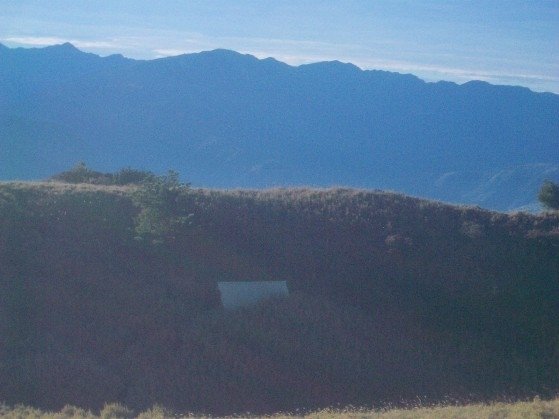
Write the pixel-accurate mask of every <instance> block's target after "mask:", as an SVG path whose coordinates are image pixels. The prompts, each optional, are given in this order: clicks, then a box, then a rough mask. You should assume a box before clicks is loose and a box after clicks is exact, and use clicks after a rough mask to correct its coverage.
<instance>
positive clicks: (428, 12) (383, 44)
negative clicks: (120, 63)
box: [0, 0, 559, 93]
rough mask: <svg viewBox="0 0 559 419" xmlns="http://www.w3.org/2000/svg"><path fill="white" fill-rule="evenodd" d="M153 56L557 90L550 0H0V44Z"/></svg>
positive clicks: (558, 47) (555, 1) (557, 52)
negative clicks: (344, 66) (232, 53)
mask: <svg viewBox="0 0 559 419" xmlns="http://www.w3.org/2000/svg"><path fill="white" fill-rule="evenodd" d="M66 41H69V42H72V43H73V44H74V45H76V46H77V47H78V48H80V49H82V50H84V51H90V52H94V53H97V54H100V55H109V54H114V53H121V54H123V55H125V56H128V57H132V58H155V57H163V56H168V55H177V54H181V53H185V52H196V51H202V50H209V49H215V48H227V49H234V50H236V51H239V52H244V53H249V54H253V55H256V56H257V57H269V56H271V57H275V58H277V59H278V60H280V61H285V62H287V63H290V64H294V65H297V64H302V63H309V62H316V61H324V60H340V61H344V62H352V63H354V64H356V65H358V66H359V67H361V68H366V69H383V70H390V71H397V72H401V73H413V74H416V75H418V76H420V77H422V78H424V79H426V80H429V81H433V80H451V81H456V82H459V83H462V82H465V81H467V80H472V79H478V80H486V81H489V82H491V83H496V84H514V85H522V86H528V87H530V88H532V89H533V90H537V91H552V92H556V93H559V0H526V1H521V0H470V1H467V0H455V1H453V0H440V1H438V0H343V1H342V0H340V1H327V0H285V1H281V0H275V1H265V0H254V1H253V0H182V1H179V0H165V1H163V0H162V1H147V0H106V1H101V0H97V1H95V0H89V1H86V0H48V1H47V0H0V42H1V43H3V44H5V45H7V46H10V47H15V46H24V47H32V46H44V45H51V44H56V43H62V42H66Z"/></svg>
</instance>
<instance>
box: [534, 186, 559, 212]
mask: <svg viewBox="0 0 559 419" xmlns="http://www.w3.org/2000/svg"><path fill="white" fill-rule="evenodd" d="M538 199H539V201H540V202H541V203H542V205H543V206H544V207H545V208H548V209H552V210H559V185H557V184H556V183H554V182H552V181H550V180H546V181H545V182H544V183H543V185H542V187H541V188H540V192H539V194H538Z"/></svg>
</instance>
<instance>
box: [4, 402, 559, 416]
mask: <svg viewBox="0 0 559 419" xmlns="http://www.w3.org/2000/svg"><path fill="white" fill-rule="evenodd" d="M132 415H134V413H133V412H132V411H131V410H129V409H128V408H126V407H124V406H122V405H118V404H112V405H106V406H104V407H103V409H101V411H100V412H99V415H96V414H94V413H92V412H91V411H89V410H84V409H80V408H75V407H72V406H65V407H64V408H63V409H62V410H60V411H59V412H45V411H41V410H39V409H34V408H30V407H26V406H17V407H15V408H10V407H7V406H1V405H0V417H3V418H6V419H10V418H14V419H15V418H44V419H49V418H51V419H62V418H88V419H94V418H99V417H101V418H107V417H130V416H132ZM135 416H136V417H138V418H141V419H148V418H161V419H163V418H166V417H175V418H178V417H191V416H190V415H184V416H183V415H181V414H174V413H171V412H169V411H167V410H165V409H163V408H161V407H154V408H151V409H149V410H146V411H144V412H142V413H138V414H137V415H135ZM197 417H200V416H197ZM235 417H237V416H235ZM269 417H270V418H274V419H289V418H294V417H301V418H305V419H358V418H359V419H422V418H426V419H427V418H428V419H438V418H440V419H451V418H456V419H458V418H460V419H490V418H502V419H530V418H533V419H541V418H548V419H552V418H559V399H553V400H546V401H543V400H539V399H534V400H533V401H531V402H516V403H490V404H470V405H463V406H450V405H448V406H442V405H441V406H435V407H415V408H406V409H386V410H365V409H352V408H348V409H344V410H334V409H324V410H320V411H316V412H312V413H308V414H305V415H284V414H281V413H280V414H276V415H272V416H269Z"/></svg>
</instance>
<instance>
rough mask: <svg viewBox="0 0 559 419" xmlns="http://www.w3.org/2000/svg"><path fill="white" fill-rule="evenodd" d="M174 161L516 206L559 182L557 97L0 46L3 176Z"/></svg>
mask: <svg viewBox="0 0 559 419" xmlns="http://www.w3.org/2000/svg"><path fill="white" fill-rule="evenodd" d="M78 161H85V162H86V163H87V164H88V165H89V166H91V167H92V168H94V169H96V170H103V171H112V170H116V169H118V168H122V167H124V166H132V167H137V168H143V169H148V170H152V171H156V172H164V171H166V170H167V169H170V168H173V169H175V170H177V171H179V172H180V173H181V174H182V175H183V176H184V178H185V180H188V181H190V182H192V183H193V185H194V186H204V187H219V188H222V187H223V188H225V187H227V188H229V187H243V188H262V187H272V186H293V185H311V186H332V185H337V186H340V185H344V186H352V187H359V188H377V189H391V190H396V191H401V192H405V193H408V194H412V195H418V196H424V197H429V198H434V199H440V200H445V201H450V202H457V203H465V204H474V205H480V206H483V207H488V208H493V209H499V210H510V209H513V208H519V207H524V208H534V205H535V201H536V194H537V189H538V187H539V185H540V184H541V182H542V181H543V180H544V179H546V178H547V179H552V180H556V181H559V96H558V95H555V94H551V93H535V92H532V91H530V90H529V89H527V88H523V87H513V86H495V85H491V84H488V83H485V82H480V81H472V82H468V83H465V84H462V85H458V84H455V83H450V82H438V83H427V82H424V81H422V80H420V79H419V78H417V77H415V76H413V75H408V74H405V75H404V74H398V73H391V72H386V71H364V70H361V69H359V68H358V67H356V66H354V65H352V64H344V63H340V62H337V61H334V62H323V63H316V64H308V65H301V66H298V67H293V66H289V65H287V64H285V63H281V62H279V61H276V60H274V59H271V58H268V59H264V60H259V59H257V58H255V57H253V56H250V55H243V54H239V53H237V52H233V51H227V50H215V51H208V52H201V53H197V54H188V55H181V56H176V57H169V58H161V59H156V60H147V61H142V60H132V59H128V58H124V57H122V56H121V55H113V56H109V57H99V56H97V55H94V54H89V53H84V52H82V51H79V50H78V49H76V48H75V47H74V46H72V45H71V44H63V45H56V46H51V47H46V48H38V49H21V48H17V49H10V48H6V47H4V46H2V47H0V179H4V180H8V179H36V178H46V177H48V176H51V175H53V174H55V173H57V172H60V171H62V170H66V169H68V168H69V167H71V166H72V165H74V164H75V163H76V162H78Z"/></svg>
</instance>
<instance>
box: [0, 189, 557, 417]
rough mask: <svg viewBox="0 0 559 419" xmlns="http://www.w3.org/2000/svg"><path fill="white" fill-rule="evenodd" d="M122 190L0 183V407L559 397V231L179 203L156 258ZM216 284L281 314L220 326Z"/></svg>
mask: <svg viewBox="0 0 559 419" xmlns="http://www.w3.org/2000/svg"><path fill="white" fill-rule="evenodd" d="M136 190H137V187H134V186H104V185H85V184H62V183H56V182H46V183H38V182H35V183H31V182H27V183H0V341H2V342H3V343H5V344H4V345H0V346H3V348H6V349H5V350H0V397H1V399H0V402H2V401H3V402H5V403H7V404H9V405H10V406H15V405H17V404H20V403H21V404H23V405H30V406H35V407H38V408H41V409H43V411H47V410H49V411H60V409H62V408H63V406H65V405H75V406H80V407H82V408H84V409H90V410H91V411H92V412H100V411H101V410H102V408H103V405H104V403H105V402H117V401H118V402H120V403H122V404H123V405H125V406H128V407H129V408H130V409H133V410H134V411H135V412H141V411H145V410H146V409H148V408H149V407H150V406H155V405H161V406H166V407H168V408H171V409H174V410H175V411H178V412H185V411H194V412H205V413H207V414H212V415H229V414H234V413H242V412H245V411H250V412H254V413H258V414H273V413H275V412H293V411H296V409H297V408H299V409H305V410H304V411H305V412H312V411H314V412H320V409H322V408H325V407H327V406H338V407H339V406H348V405H353V406H377V407H378V406H385V405H386V404H387V403H393V406H395V405H398V406H400V405H401V404H399V403H405V402H410V401H411V403H413V401H414V400H418V399H420V400H422V403H424V405H425V404H429V405H435V404H437V403H443V404H444V403H445V401H448V400H461V401H464V400H467V401H469V402H471V403H474V402H481V401H487V400H503V398H505V397H506V398H507V400H523V399H526V398H527V397H528V398H529V397H533V395H535V394H538V395H540V396H541V397H542V398H544V399H548V398H551V397H555V396H556V395H557V394H558V390H559V376H558V375H557V374H556V371H559V366H558V365H559V358H557V354H558V353H559V352H558V351H559V346H557V345H558V343H559V340H558V337H559V325H558V324H557V322H556V321H555V319H557V318H559V308H558V306H557V301H558V300H559V284H558V283H557V272H559V258H558V255H559V254H558V253H557V248H558V247H557V246H559V214H542V215H539V216H534V215H528V214H521V213H519V214H514V215H509V214H501V213H495V212H490V211H485V210H481V209H476V208H464V207H453V206H450V205H446V204H442V203H439V202H430V201H425V200H420V199H416V198H410V197H406V196H403V195H398V194H393V193H386V192H379V191H360V190H348V189H328V190H315V189H276V190H267V191H216V190H195V189H190V190H186V191H182V192H181V194H179V195H178V196H176V197H175V198H176V199H173V200H172V202H173V203H174V204H173V205H174V206H173V207H172V208H171V209H173V210H176V214H179V215H180V214H190V213H192V214H194V216H193V217H192V224H189V225H186V224H184V225H183V224H180V225H178V226H177V228H176V229H173V230H172V233H173V234H167V235H166V236H165V239H166V240H165V241H164V242H163V243H153V242H152V241H149V240H137V239H136V237H135V220H137V215H138V212H139V208H138V207H136V206H135V205H134V201H133V199H132V196H133V194H134V191H136ZM175 205H176V207H175ZM171 213H172V214H173V212H171ZM225 279H226V280H243V281H244V280H265V279H282V280H287V281H288V284H289V285H288V286H289V291H290V296H289V297H288V298H287V299H285V300H281V301H275V302H266V304H263V305H260V306H255V307H251V308H247V309H245V310H239V311H236V312H227V311H224V310H223V308H222V307H221V304H220V300H219V292H218V289H217V282H216V281H218V280H225ZM3 348H0V349H3ZM111 406H113V405H111ZM410 406H411V405H410ZM114 409H116V407H115V408H114ZM114 409H113V410H114ZM123 409H124V408H123ZM117 410H118V409H117ZM7 411H8V410H5V412H7ZM30 412H31V411H30ZM76 412H78V410H76V411H75V412H74V413H73V415H74V416H76V415H78V413H79V412H82V411H79V412H78V413H76ZM84 412H85V413H83V412H82V413H83V414H86V413H87V411H84ZM154 412H155V411H154ZM154 412H152V413H150V414H153V415H155V413H154ZM158 412H159V413H161V411H160V410H158ZM334 413H336V414H346V415H347V414H350V413H349V411H346V412H333V411H322V413H316V414H323V415H327V414H334ZM361 413H362V412H359V411H353V413H351V414H355V415H358V414H361ZM369 413H370V414H377V415H379V414H381V413H382V412H369ZM414 413H417V412H414ZM431 413H432V412H431ZM37 414H41V413H40V412H39V413H37ZM80 414H81V413H80ZM124 414H128V413H125V412H124V411H120V413H119V415H120V416H119V415H116V414H115V415H113V416H115V417H116V416H119V417H122V415H124ZM316 414H315V415H316ZM433 414H434V413H433ZM28 416H29V415H28ZM82 416H83V415H82Z"/></svg>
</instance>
